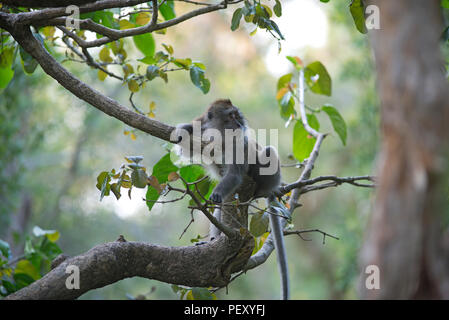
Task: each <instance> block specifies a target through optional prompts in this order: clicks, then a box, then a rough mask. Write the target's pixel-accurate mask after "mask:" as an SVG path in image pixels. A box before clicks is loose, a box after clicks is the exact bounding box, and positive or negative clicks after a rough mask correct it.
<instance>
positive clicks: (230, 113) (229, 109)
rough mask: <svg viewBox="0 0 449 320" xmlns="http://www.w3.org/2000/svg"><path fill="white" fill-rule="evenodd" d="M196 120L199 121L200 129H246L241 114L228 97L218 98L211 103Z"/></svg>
mask: <svg viewBox="0 0 449 320" xmlns="http://www.w3.org/2000/svg"><path fill="white" fill-rule="evenodd" d="M198 120H200V121H201V124H202V130H205V129H209V128H215V129H218V130H223V129H234V130H235V129H241V130H245V129H246V120H245V118H244V117H243V114H242V113H241V112H240V110H239V109H238V108H237V107H236V106H234V105H232V102H231V100H229V99H220V100H217V101H215V102H214V103H212V104H211V105H210V106H209V108H208V109H207V110H206V112H205V113H204V114H203V115H202V116H201V117H200V118H199V119H198Z"/></svg>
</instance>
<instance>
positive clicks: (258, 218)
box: [249, 211, 270, 237]
mask: <svg viewBox="0 0 449 320" xmlns="http://www.w3.org/2000/svg"><path fill="white" fill-rule="evenodd" d="M269 223H270V217H269V216H268V213H267V212H265V211H260V212H257V213H255V214H253V216H252V218H251V222H250V224H249V232H251V234H252V235H253V236H254V237H260V236H261V235H263V234H264V233H265V232H267V230H268V225H269Z"/></svg>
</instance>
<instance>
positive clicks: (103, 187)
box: [96, 171, 111, 201]
mask: <svg viewBox="0 0 449 320" xmlns="http://www.w3.org/2000/svg"><path fill="white" fill-rule="evenodd" d="M110 181H111V177H110V176H109V172H107V171H103V172H102V173H100V174H99V175H98V177H97V185H96V187H97V189H98V190H100V191H101V195H100V201H101V200H102V199H103V197H104V196H108V195H109V192H110V190H111V186H110V184H109V182H110Z"/></svg>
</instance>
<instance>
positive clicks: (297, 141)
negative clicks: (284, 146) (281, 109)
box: [293, 114, 320, 161]
mask: <svg viewBox="0 0 449 320" xmlns="http://www.w3.org/2000/svg"><path fill="white" fill-rule="evenodd" d="M307 121H308V123H309V125H310V126H311V127H312V128H313V129H315V130H319V128H320V124H319V122H318V119H317V118H316V116H315V115H313V114H308V115H307ZM315 141H316V139H315V138H314V137H312V136H310V135H309V133H308V132H307V131H306V129H304V126H303V125H302V122H301V121H300V120H298V121H296V124H295V127H294V129H293V155H294V156H295V158H296V159H298V160H299V161H304V159H306V158H308V157H309V156H310V152H312V149H313V146H314V145H315Z"/></svg>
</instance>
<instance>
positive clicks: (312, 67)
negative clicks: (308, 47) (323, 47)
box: [304, 61, 332, 96]
mask: <svg viewBox="0 0 449 320" xmlns="http://www.w3.org/2000/svg"><path fill="white" fill-rule="evenodd" d="M304 78H305V80H306V83H307V86H308V87H309V88H310V90H312V92H314V93H317V94H323V95H326V96H330V95H331V94H332V79H331V77H330V75H329V73H328V72H327V70H326V67H325V66H324V65H323V64H322V63H321V62H319V61H315V62H312V63H311V64H309V65H308V66H307V67H306V68H305V70H304Z"/></svg>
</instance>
